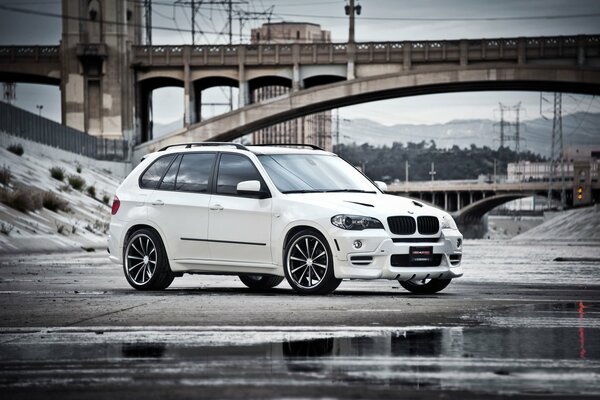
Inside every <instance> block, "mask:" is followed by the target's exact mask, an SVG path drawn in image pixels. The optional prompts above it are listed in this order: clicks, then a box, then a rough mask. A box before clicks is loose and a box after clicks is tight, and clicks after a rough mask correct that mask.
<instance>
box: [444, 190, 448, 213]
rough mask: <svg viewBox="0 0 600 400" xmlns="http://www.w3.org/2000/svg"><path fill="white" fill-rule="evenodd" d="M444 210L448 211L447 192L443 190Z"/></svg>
mask: <svg viewBox="0 0 600 400" xmlns="http://www.w3.org/2000/svg"><path fill="white" fill-rule="evenodd" d="M444 210H446V211H448V192H444Z"/></svg>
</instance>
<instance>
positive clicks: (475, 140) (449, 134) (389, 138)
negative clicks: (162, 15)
mask: <svg viewBox="0 0 600 400" xmlns="http://www.w3.org/2000/svg"><path fill="white" fill-rule="evenodd" d="M508 122H511V121H508ZM182 127H183V120H182V119H179V120H176V121H173V122H171V123H168V124H158V123H155V124H154V129H153V130H154V134H153V137H155V138H157V137H160V136H163V135H165V134H167V133H169V132H174V131H176V130H179V129H181V128H182ZM520 129H521V131H520V136H521V139H522V141H521V150H530V151H532V152H534V153H537V154H540V155H542V156H544V157H547V156H549V155H550V151H551V139H552V120H546V119H543V118H537V119H533V120H527V121H522V122H521V127H520ZM514 134H515V132H514V127H507V128H505V135H514ZM423 140H424V141H426V142H429V141H431V140H433V141H435V144H436V146H437V147H439V148H450V147H452V146H454V145H456V146H458V147H460V148H465V147H469V146H471V144H475V145H476V146H479V147H483V146H488V147H490V148H493V149H495V148H498V146H499V145H500V126H499V124H498V123H497V121H492V120H489V119H469V120H453V121H450V122H446V123H444V124H432V125H425V124H421V125H412V124H398V125H393V126H386V125H382V124H380V123H378V122H376V121H373V120H370V119H353V120H340V143H343V144H352V143H356V144H363V143H368V144H370V145H372V146H391V145H392V143H394V142H401V143H408V142H413V143H418V142H421V141H423ZM563 140H564V145H565V147H568V146H573V145H581V144H587V145H595V146H600V113H585V112H579V113H575V114H569V115H564V116H563ZM334 143H335V138H334ZM506 145H507V146H509V147H510V148H511V149H514V146H515V143H514V142H510V141H507V142H506Z"/></svg>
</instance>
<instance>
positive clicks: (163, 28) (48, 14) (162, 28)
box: [0, 2, 248, 37]
mask: <svg viewBox="0 0 600 400" xmlns="http://www.w3.org/2000/svg"><path fill="white" fill-rule="evenodd" d="M153 4H155V3H154V2H153ZM170 5H173V4H170ZM0 10H6V11H12V12H16V13H21V14H30V15H39V16H43V17H51V18H61V19H67V20H73V21H81V22H86V21H89V19H87V18H84V17H73V16H70V15H65V16H63V15H62V14H57V13H51V12H45V11H36V10H26V9H24V8H17V7H8V6H4V5H0ZM103 22H104V23H106V24H110V25H117V26H129V27H135V28H142V29H144V28H145V25H144V24H134V23H129V22H121V21H109V20H104V21H103ZM152 29H153V30H160V31H170V32H186V33H191V32H192V30H191V29H180V28H173V27H170V26H156V25H154V26H152ZM201 33H204V34H215V35H218V34H220V33H221V32H210V31H201ZM233 35H234V36H239V35H238V34H235V33H234V34H233ZM243 37H248V35H243Z"/></svg>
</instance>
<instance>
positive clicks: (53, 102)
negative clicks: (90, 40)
mask: <svg viewBox="0 0 600 400" xmlns="http://www.w3.org/2000/svg"><path fill="white" fill-rule="evenodd" d="M233 2H234V7H235V8H236V9H243V10H245V11H251V12H254V13H262V12H268V11H270V10H271V11H272V13H271V17H270V18H271V21H282V20H285V21H296V22H312V23H318V24H321V26H322V27H323V29H327V30H330V31H331V33H332V40H333V41H336V42H343V41H345V40H347V37H348V20H347V17H346V16H345V14H344V5H345V3H346V2H345V1H344V0H323V1H317V0H305V1H300V0H296V1H290V0H259V1H253V0H249V1H243V0H233ZM357 2H358V3H359V4H360V5H361V6H362V13H361V15H360V16H358V17H357V22H356V39H357V41H400V40H432V39H434V40H437V39H460V38H492V37H517V36H540V35H543V36H552V35H575V34H599V33H600V0H362V1H357ZM171 3H174V1H173V0H155V1H154V7H153V10H154V13H153V25H154V27H168V28H178V29H180V31H179V32H177V31H175V32H173V31H167V30H163V29H159V28H157V29H154V31H153V42H154V44H180V43H191V33H190V31H189V30H190V26H191V25H190V9H189V6H187V7H186V6H184V5H182V4H179V5H175V4H173V5H171ZM2 5H5V6H9V7H18V8H23V9H28V10H33V11H35V12H38V11H41V12H47V13H56V14H59V13H60V0H46V1H43V0H21V1H17V0H0V6H2ZM582 16H583V17H582ZM225 17H226V13H225V11H224V10H221V9H219V8H218V6H215V5H203V6H201V8H200V9H199V11H198V14H197V17H196V18H197V24H198V30H202V32H201V33H200V34H198V35H197V36H196V43H200V44H208V43H225V42H226V41H227V40H228V38H227V36H226V35H218V34H214V33H211V32H227V31H228V29H227V27H226V25H225V21H226V18H225ZM266 21H267V19H266V14H265V16H264V17H262V19H256V20H251V21H244V23H243V25H242V35H241V36H240V25H239V20H238V19H236V20H235V21H234V23H233V29H232V31H233V33H234V36H233V42H234V43H239V42H240V41H241V42H247V41H248V34H249V30H250V29H251V28H252V27H257V26H259V25H260V24H261V23H263V22H266ZM60 34H61V22H60V19H59V18H55V17H51V16H39V15H30V14H22V13H17V12H13V11H7V10H0V45H14V44H24V45H25V44H32V45H33V44H58V43H59V40H60ZM219 96H220V94H219V93H216V92H215V93H213V96H212V97H213V98H214V99H216V100H217V101H218V100H219V99H218V97H219ZM177 98H179V99H181V101H174V100H173V99H177ZM203 98H206V96H203ZM498 102H503V103H505V104H507V105H512V104H516V103H518V102H522V104H523V106H524V108H525V111H524V113H525V114H524V115H523V117H524V119H531V118H537V117H539V114H540V94H539V93H532V92H471V93H451V94H439V95H428V96H418V97H409V98H402V99H394V100H386V101H381V102H372V103H367V104H363V105H357V106H352V107H346V108H344V109H342V110H341V116H342V117H344V118H350V119H352V118H370V119H373V120H375V121H378V122H380V123H383V124H386V125H391V124H395V123H427V124H431V123H438V122H446V121H449V120H453V119H471V118H489V119H494V118H496V117H497V111H495V110H497V108H498ZM564 102H565V105H564V108H565V111H566V112H576V111H592V112H600V101H598V99H596V98H592V97H591V96H581V95H571V96H565V97H564ZM37 104H41V105H43V106H44V108H43V110H42V113H43V114H44V115H45V116H48V117H51V118H54V119H56V120H59V118H60V95H59V93H58V90H57V89H56V88H55V87H43V86H41V85H24V84H20V85H18V90H17V105H19V106H21V107H23V108H26V109H29V110H30V111H33V112H37V109H36V105H37ZM154 111H155V120H157V121H158V122H162V123H167V122H169V121H173V120H177V119H180V118H181V115H182V112H183V95H182V90H181V89H162V90H161V91H160V92H157V96H156V97H155V104H154ZM215 112H216V111H215Z"/></svg>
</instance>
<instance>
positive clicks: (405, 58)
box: [402, 42, 412, 71]
mask: <svg viewBox="0 0 600 400" xmlns="http://www.w3.org/2000/svg"><path fill="white" fill-rule="evenodd" d="M411 46H412V42H404V44H403V46H402V62H403V64H404V70H406V71H408V70H409V69H410V68H411V66H412V63H411V58H410V57H411V55H410V51H411Z"/></svg>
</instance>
